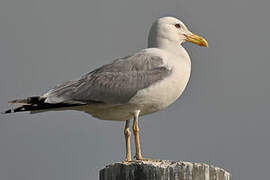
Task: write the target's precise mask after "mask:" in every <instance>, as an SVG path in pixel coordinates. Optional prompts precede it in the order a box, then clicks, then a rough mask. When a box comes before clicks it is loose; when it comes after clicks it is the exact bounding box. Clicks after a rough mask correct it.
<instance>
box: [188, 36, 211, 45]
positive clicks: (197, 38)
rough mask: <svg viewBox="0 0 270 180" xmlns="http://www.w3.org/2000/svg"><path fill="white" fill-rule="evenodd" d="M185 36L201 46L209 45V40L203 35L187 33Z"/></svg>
mask: <svg viewBox="0 0 270 180" xmlns="http://www.w3.org/2000/svg"><path fill="white" fill-rule="evenodd" d="M185 36H186V38H187V39H186V41H189V42H192V43H194V44H197V45H199V46H204V47H207V46H208V43H207V41H206V40H205V39H204V38H203V37H201V36H199V35H197V34H187V35H185Z"/></svg>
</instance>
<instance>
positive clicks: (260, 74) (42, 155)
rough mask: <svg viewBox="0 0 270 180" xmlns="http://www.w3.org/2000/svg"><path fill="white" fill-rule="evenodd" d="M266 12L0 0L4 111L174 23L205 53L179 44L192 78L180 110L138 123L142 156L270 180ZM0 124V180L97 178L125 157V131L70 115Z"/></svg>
mask: <svg viewBox="0 0 270 180" xmlns="http://www.w3.org/2000/svg"><path fill="white" fill-rule="evenodd" d="M269 7H270V1H269V0H256V1H252V0H226V1H222V0H218V1H217V0H188V1H185V2H183V1H178V0H166V1H164V0H147V1H145V0H136V1H134V0H133V1H131V0H129V1H127V0H92V1H89V0H76V1H75V0H46V1H41V0H1V1H0V62H1V65H0V109H1V110H4V109H6V108H7V107H8V105H7V103H6V102H7V101H9V100H11V99H15V98H23V97H25V96H31V95H39V94H42V93H44V92H46V91H47V90H48V89H50V88H52V87H54V86H55V85H56V84H58V83H60V82H64V81H66V80H69V79H74V78H77V77H78V76H80V75H81V74H83V73H86V72H88V71H90V70H93V69H94V68H97V67H99V66H100V65H102V64H104V63H109V62H111V61H112V60H113V59H115V58H118V57H122V56H126V55H129V54H132V53H134V52H136V51H137V50H139V49H141V48H145V47H146V45H147V36H148V31H149V28H150V26H151V24H152V22H153V21H154V20H155V19H156V18H158V17H162V16H167V15H172V16H175V17H178V18H180V19H181V20H182V21H183V22H184V23H186V25H187V26H188V27H189V28H190V30H191V31H193V32H195V33H198V34H201V35H203V36H204V37H206V39H207V40H208V42H209V48H200V47H198V46H195V45H193V44H187V43H186V44H185V45H184V46H185V47H186V48H187V50H188V52H189V54H190V56H191V59H192V76H191V80H190V82H189V85H188V87H187V89H186V91H185V92H184V94H183V95H182V96H181V98H180V99H179V100H178V101H177V102H176V103H174V104H173V105H172V106H170V107H169V108H167V109H166V110H164V111H162V112H158V113H155V114H152V115H148V116H145V117H143V118H141V120H140V127H141V128H140V129H141V134H142V136H141V137H142V148H143V155H144V156H146V157H149V158H159V159H173V160H177V159H179V160H187V161H195V162H205V163H209V162H210V163H211V164H214V165H216V166H219V167H222V168H225V169H227V170H228V171H230V172H231V173H232V176H233V180H254V179H262V180H263V179H268V178H269V161H270V156H269V152H270V132H269V127H270V120H269V119H270V118H269V115H270V111H269V110H270V109H269V107H270V95H269V91H270V71H269V67H270V55H269V42H270V35H269V33H270V31H269V29H270V21H269V18H270V11H269ZM0 119H1V121H0V179H1V180H17V179H20V180H48V179H50V180H75V179H76V180H92V179H93V180H94V179H98V170H99V169H100V168H102V167H103V166H104V165H105V164H108V163H111V162H114V161H121V160H123V159H124V147H125V146H124V137H123V126H124V122H113V121H100V120H97V119H94V118H92V117H91V116H89V115H87V114H84V113H81V112H75V111H65V112H47V113H43V114H35V115H30V114H28V113H18V114H12V115H8V116H3V115H2V116H0ZM132 143H133V141H132ZM133 150H134V148H133ZM133 152H134V151H133ZM133 154H134V153H133Z"/></svg>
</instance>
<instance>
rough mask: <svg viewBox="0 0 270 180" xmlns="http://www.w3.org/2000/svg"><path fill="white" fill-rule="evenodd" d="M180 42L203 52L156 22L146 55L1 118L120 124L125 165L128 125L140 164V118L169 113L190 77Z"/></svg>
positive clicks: (170, 22) (171, 24)
mask: <svg viewBox="0 0 270 180" xmlns="http://www.w3.org/2000/svg"><path fill="white" fill-rule="evenodd" d="M185 41H189V42H192V43H195V44H197V45H199V46H205V47H207V46H208V44H207V41H206V40H205V39H204V38H203V37H201V36H199V35H196V34H194V33H192V32H191V31H189V30H188V28H187V27H186V26H185V24H184V23H183V22H182V21H180V20H179V19H177V18H175V17H162V18H159V19H157V20H156V21H155V22H154V23H153V24H152V26H151V29H150V32H149V36H148V47H147V48H146V49H142V50H140V51H138V52H136V53H135V54H133V55H130V56H126V57H123V58H119V59H116V60H114V61H113V62H112V63H110V64H106V65H103V66H101V67H100V68H98V69H95V70H93V71H91V72H89V73H86V74H84V75H83V76H81V77H80V78H79V79H76V80H70V81H67V82H64V83H62V84H59V85H57V86H56V87H55V88H53V89H51V90H49V91H48V92H47V93H45V94H43V95H41V96H32V97H28V98H25V99H16V100H13V101H10V102H9V103H11V104H14V105H19V107H18V106H17V107H16V108H12V109H8V110H6V111H5V112H4V113H13V112H22V111H30V112H31V113H40V112H46V111H63V110H77V111H83V112H86V113H88V114H90V115H92V116H93V117H95V118H98V119H102V120H118V121H125V128H124V135H125V144H126V156H125V161H131V160H132V158H131V150H130V136H131V131H130V129H129V126H130V119H133V125H132V130H133V134H134V138H135V150H136V155H135V158H136V160H145V159H144V158H143V156H142V153H141V147H140V137H139V126H138V120H139V117H140V116H143V115H147V114H151V113H154V112H157V111H160V110H162V109H164V108H166V107H168V106H169V105H170V104H172V103H173V102H175V101H176V100H177V99H178V98H179V97H180V95H181V94H182V93H183V91H184V89H185V87H186V85H187V83H188V81H189V77H190V72H191V61H190V57H189V55H188V53H187V51H186V50H185V49H184V47H183V46H182V45H181V44H182V43H183V42H185Z"/></svg>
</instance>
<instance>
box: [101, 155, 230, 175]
mask: <svg viewBox="0 0 270 180" xmlns="http://www.w3.org/2000/svg"><path fill="white" fill-rule="evenodd" d="M99 179H100V180H230V174H229V173H228V172H226V171H225V170H224V169H221V168H218V167H215V166H211V165H207V164H202V163H190V162H183V161H168V160H157V161H131V162H117V163H113V164H110V165H107V166H106V167H105V168H103V169H101V170H100V172H99Z"/></svg>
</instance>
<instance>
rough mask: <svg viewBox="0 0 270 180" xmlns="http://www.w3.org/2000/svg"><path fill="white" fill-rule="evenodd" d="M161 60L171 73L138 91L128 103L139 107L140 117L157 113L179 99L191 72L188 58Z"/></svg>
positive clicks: (175, 57)
mask: <svg viewBox="0 0 270 180" xmlns="http://www.w3.org/2000/svg"><path fill="white" fill-rule="evenodd" d="M163 59H164V63H165V64H166V66H167V67H168V68H170V69H171V70H172V73H171V74H170V75H169V76H168V77H166V78H165V79H163V80H161V81H159V82H157V83H155V84H153V85H152V86H150V87H148V88H146V89H143V90H140V91H138V92H137V94H136V95H135V96H134V97H133V98H132V99H131V100H130V101H129V103H131V104H136V105H137V106H139V107H138V108H139V109H140V111H141V115H144V114H149V113H152V112H155V111H159V110H161V109H164V108H165V107H167V106H169V105H170V104H172V103H173V102H174V101H176V100H177V98H179V97H180V95H181V94H182V92H183V91H184V89H185V87H186V85H187V83H188V80H189V77H190V72H191V64H190V59H189V57H188V58H185V59H183V58H182V57H179V56H173V55H169V56H166V57H165V58H163Z"/></svg>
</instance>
